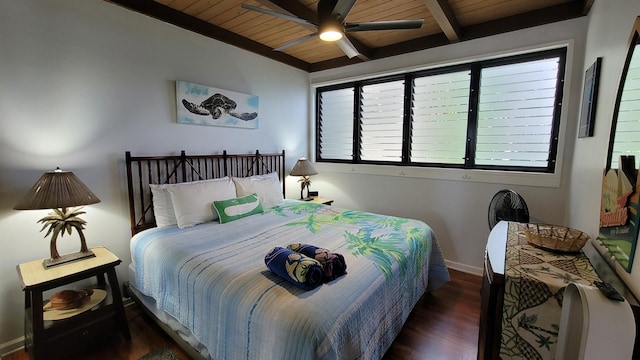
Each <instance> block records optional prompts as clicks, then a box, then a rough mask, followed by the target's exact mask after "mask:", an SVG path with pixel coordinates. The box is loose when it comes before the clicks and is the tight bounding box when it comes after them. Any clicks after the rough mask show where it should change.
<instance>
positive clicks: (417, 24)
mask: <svg viewBox="0 0 640 360" xmlns="http://www.w3.org/2000/svg"><path fill="white" fill-rule="evenodd" d="M423 22H424V20H422V19H416V20H389V21H369V22H357V23H347V24H345V25H344V29H345V31H371V30H402V29H419V28H421V27H422V23H423Z"/></svg>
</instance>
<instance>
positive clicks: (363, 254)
mask: <svg viewBox="0 0 640 360" xmlns="http://www.w3.org/2000/svg"><path fill="white" fill-rule="evenodd" d="M291 243H306V244H313V245H316V246H319V247H323V248H326V249H329V250H331V251H332V252H336V253H340V254H342V255H343V256H344V259H345V262H346V263H347V265H348V268H347V274H346V275H344V276H341V277H339V278H337V279H335V280H333V281H331V282H328V283H326V284H323V285H321V286H319V287H317V288H315V289H313V290H311V291H305V290H303V289H301V288H298V287H296V286H295V285H293V284H291V283H289V282H287V281H286V280H284V279H283V278H280V277H278V276H277V275H275V274H274V273H272V272H271V271H269V270H268V269H267V267H266V266H265V263H264V256H265V254H266V253H267V252H268V251H269V250H270V249H271V248H273V247H275V246H282V247H286V246H287V245H288V244H291ZM131 256H132V265H133V268H134V270H135V279H132V281H133V282H134V286H135V287H136V288H137V289H139V290H140V291H141V292H142V293H143V294H145V295H147V296H151V297H153V298H154V299H155V300H156V304H157V306H158V308H159V309H161V310H163V311H165V312H167V313H168V314H169V315H171V316H173V317H174V318H175V319H177V320H178V321H179V322H180V323H181V324H182V325H184V326H186V327H187V328H189V329H190V331H191V332H192V333H193V335H194V336H195V337H196V338H197V339H198V341H199V342H200V343H201V344H202V345H204V346H205V347H206V348H207V350H208V353H209V354H207V356H209V357H211V358H213V359H379V358H381V357H382V356H383V355H384V352H385V351H386V350H387V348H388V347H389V346H390V345H391V343H392V341H393V339H394V338H395V336H396V335H397V334H398V333H399V331H400V329H401V328H402V325H403V324H404V322H405V320H406V319H407V317H408V316H409V313H410V312H411V310H412V308H413V307H414V306H415V304H416V303H417V302H418V300H419V299H420V297H421V296H422V294H423V293H424V292H425V291H433V290H436V289H437V288H438V287H440V286H441V285H443V284H444V283H445V282H447V281H448V280H449V273H448V271H447V268H446V266H445V263H444V259H443V257H442V253H441V251H440V247H439V245H438V242H437V240H436V237H435V234H434V233H433V231H432V230H431V229H430V228H429V227H428V226H427V225H426V224H424V223H423V222H421V221H418V220H411V219H404V218H398V217H392V216H383V215H376V214H371V213H365V212H360V211H352V210H344V209H339V208H336V207H329V206H326V205H319V204H314V203H309V202H300V201H286V202H285V203H284V204H283V205H281V206H276V207H274V208H271V209H269V210H267V211H265V213H264V214H257V215H252V216H249V217H246V218H244V219H240V220H236V221H233V222H230V223H226V224H219V223H217V222H211V223H206V224H201V225H197V226H194V227H191V228H186V229H178V228H177V227H170V228H155V229H150V230H146V231H144V232H141V233H140V234H137V235H136V236H134V238H133V239H132V240H131Z"/></svg>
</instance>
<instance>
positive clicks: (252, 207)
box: [211, 194, 264, 224]
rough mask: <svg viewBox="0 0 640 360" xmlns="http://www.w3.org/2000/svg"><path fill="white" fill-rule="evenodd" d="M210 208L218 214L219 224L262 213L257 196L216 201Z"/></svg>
mask: <svg viewBox="0 0 640 360" xmlns="http://www.w3.org/2000/svg"><path fill="white" fill-rule="evenodd" d="M211 207H212V208H213V209H214V211H215V212H217V213H218V217H219V218H220V223H221V224H224V223H228V222H230V221H233V220H238V219H242V218H243V217H247V216H249V215H253V214H262V213H263V212H264V210H263V208H262V204H261V203H260V198H258V195H257V194H251V195H247V196H242V197H238V198H233V199H228V200H216V201H214V202H213V204H212V205H211Z"/></svg>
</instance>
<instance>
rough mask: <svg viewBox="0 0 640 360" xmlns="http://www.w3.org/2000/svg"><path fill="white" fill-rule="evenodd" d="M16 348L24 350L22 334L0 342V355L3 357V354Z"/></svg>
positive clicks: (12, 351) (16, 349)
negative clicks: (2, 342)
mask: <svg viewBox="0 0 640 360" xmlns="http://www.w3.org/2000/svg"><path fill="white" fill-rule="evenodd" d="M18 350H24V336H21V337H19V338H17V339H13V340H10V341H7V342H6V343H4V344H0V354H2V355H0V357H1V358H4V357H5V356H7V355H9V354H11V353H14V352H16V351H18Z"/></svg>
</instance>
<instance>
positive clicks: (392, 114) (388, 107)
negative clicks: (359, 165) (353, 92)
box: [360, 80, 404, 162]
mask: <svg viewBox="0 0 640 360" xmlns="http://www.w3.org/2000/svg"><path fill="white" fill-rule="evenodd" d="M403 120H404V80H397V81H392V82H385V83H380V84H373V85H365V86H363V87H362V98H361V103H360V129H361V131H362V135H361V138H360V158H361V159H362V160H367V161H396V162H400V161H401V160H402V126H403Z"/></svg>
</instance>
